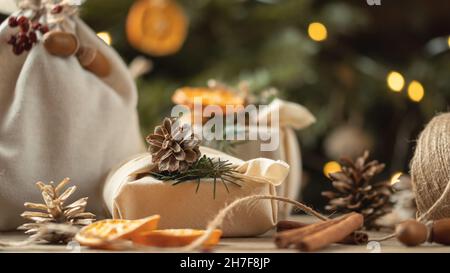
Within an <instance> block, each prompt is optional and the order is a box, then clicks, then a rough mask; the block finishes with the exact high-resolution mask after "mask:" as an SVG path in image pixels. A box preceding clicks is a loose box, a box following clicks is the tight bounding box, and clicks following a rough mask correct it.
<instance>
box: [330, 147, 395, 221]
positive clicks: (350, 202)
mask: <svg viewBox="0 0 450 273" xmlns="http://www.w3.org/2000/svg"><path fill="white" fill-rule="evenodd" d="M368 158H369V152H368V151H365V152H364V154H363V155H362V156H361V157H359V158H357V159H356V160H355V161H352V160H351V159H347V158H343V159H341V165H342V171H340V172H336V173H331V174H329V178H330V179H331V180H332V181H333V187H334V189H335V191H325V192H322V196H325V197H327V198H328V199H330V201H329V203H328V205H327V206H326V207H325V209H326V210H328V211H332V212H341V213H348V212H358V213H361V214H362V215H363V216H364V227H365V228H366V229H369V230H370V229H379V226H378V225H377V224H376V221H377V219H379V218H380V217H381V216H383V215H385V214H387V213H389V212H391V210H392V202H391V200H390V197H391V195H392V193H393V189H392V185H391V183H390V181H381V182H374V181H373V180H372V178H373V177H374V176H375V175H377V174H379V173H381V172H382V171H383V169H384V167H385V165H384V164H381V163H379V162H378V161H376V160H373V161H370V162H367V159H368Z"/></svg>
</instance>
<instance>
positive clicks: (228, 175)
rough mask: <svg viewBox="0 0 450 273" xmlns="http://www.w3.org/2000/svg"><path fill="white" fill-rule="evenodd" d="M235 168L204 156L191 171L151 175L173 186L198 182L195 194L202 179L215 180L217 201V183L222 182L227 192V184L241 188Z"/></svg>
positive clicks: (223, 161) (214, 193) (226, 162)
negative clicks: (171, 182) (169, 182)
mask: <svg viewBox="0 0 450 273" xmlns="http://www.w3.org/2000/svg"><path fill="white" fill-rule="evenodd" d="M236 174H237V173H236V171H235V167H234V166H233V164H232V163H230V162H229V161H228V160H220V158H219V159H217V160H214V159H212V158H209V157H207V156H206V155H204V156H202V157H201V158H200V159H199V160H197V162H195V163H194V164H193V165H192V166H191V167H190V168H189V169H187V170H186V171H184V172H173V173H171V172H161V173H157V172H151V173H150V175H151V176H153V177H154V178H156V179H158V180H162V181H173V184H172V185H173V186H176V185H179V184H182V183H185V182H190V181H197V187H196V190H195V192H196V193H197V192H198V190H199V188H200V183H201V180H202V179H213V183H214V185H213V188H214V190H213V191H214V192H213V196H214V199H216V187H217V182H218V180H220V181H221V182H222V184H223V185H224V186H225V189H226V190H227V192H230V191H229V188H228V185H227V183H230V184H233V185H235V186H237V187H241V185H240V184H239V183H236V181H240V182H242V179H241V178H239V177H237V176H236Z"/></svg>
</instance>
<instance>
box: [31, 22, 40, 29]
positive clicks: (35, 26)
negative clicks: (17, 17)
mask: <svg viewBox="0 0 450 273" xmlns="http://www.w3.org/2000/svg"><path fill="white" fill-rule="evenodd" d="M41 26H42V25H41V23H39V22H34V23H33V25H32V26H31V27H32V28H33V29H34V30H38V29H40V28H41Z"/></svg>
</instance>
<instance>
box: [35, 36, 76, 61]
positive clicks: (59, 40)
mask: <svg viewBox="0 0 450 273" xmlns="http://www.w3.org/2000/svg"><path fill="white" fill-rule="evenodd" d="M43 43H44V47H45V48H46V49H47V51H48V52H49V53H50V54H52V55H55V56H59V57H65V58H66V57H70V56H72V55H74V54H75V53H76V52H77V51H78V48H79V46H80V45H79V41H78V38H77V36H75V34H73V33H69V32H63V31H52V32H47V33H46V34H45V35H44V37H43Z"/></svg>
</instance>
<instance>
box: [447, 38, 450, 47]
mask: <svg viewBox="0 0 450 273" xmlns="http://www.w3.org/2000/svg"><path fill="white" fill-rule="evenodd" d="M447 44H448V47H450V36H448V39H447Z"/></svg>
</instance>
